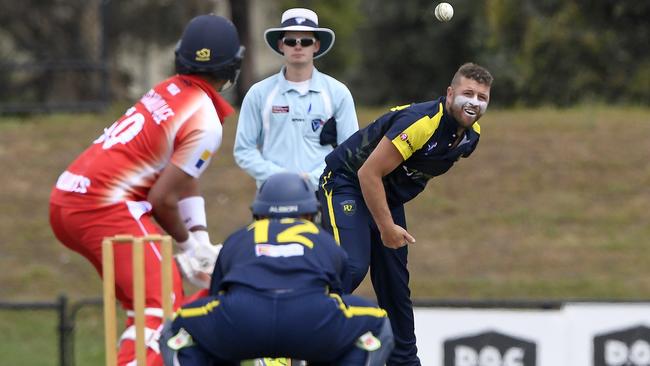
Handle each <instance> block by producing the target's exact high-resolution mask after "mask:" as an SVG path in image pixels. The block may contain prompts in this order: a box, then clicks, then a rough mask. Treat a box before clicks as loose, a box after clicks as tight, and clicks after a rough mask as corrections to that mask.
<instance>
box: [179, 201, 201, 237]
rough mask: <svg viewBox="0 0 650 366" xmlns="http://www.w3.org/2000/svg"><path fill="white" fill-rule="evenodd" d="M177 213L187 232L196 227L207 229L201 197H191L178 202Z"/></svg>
mask: <svg viewBox="0 0 650 366" xmlns="http://www.w3.org/2000/svg"><path fill="white" fill-rule="evenodd" d="M178 212H179V213H180V215H181V219H183V224H185V227H186V228H187V229H188V230H189V229H191V228H193V227H196V226H202V227H208V222H207V219H206V218H205V200H204V199H203V197H201V196H192V197H187V198H184V199H182V200H180V201H178Z"/></svg>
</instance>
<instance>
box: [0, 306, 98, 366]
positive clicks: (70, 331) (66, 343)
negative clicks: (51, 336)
mask: <svg viewBox="0 0 650 366" xmlns="http://www.w3.org/2000/svg"><path fill="white" fill-rule="evenodd" d="M102 304H103V302H102V299H101V298H91V299H82V300H79V301H75V302H70V301H69V300H68V297H67V296H65V295H60V296H59V297H58V298H57V299H56V301H53V302H1V301H0V311H1V310H11V311H34V310H43V311H54V312H56V313H57V318H58V321H57V330H58V339H57V342H58V349H59V354H58V359H59V365H60V366H73V365H74V364H75V361H74V360H75V359H74V331H75V325H76V318H77V313H78V312H79V310H81V309H82V308H84V307H89V306H93V307H101V306H102Z"/></svg>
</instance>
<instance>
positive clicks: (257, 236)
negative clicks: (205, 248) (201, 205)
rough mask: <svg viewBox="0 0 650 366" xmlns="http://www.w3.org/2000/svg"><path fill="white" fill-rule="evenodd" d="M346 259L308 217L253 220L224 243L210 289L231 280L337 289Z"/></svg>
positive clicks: (259, 286)
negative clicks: (303, 218)
mask: <svg viewBox="0 0 650 366" xmlns="http://www.w3.org/2000/svg"><path fill="white" fill-rule="evenodd" d="M346 261H347V254H346V253H345V251H344V250H343V249H342V248H340V247H339V246H338V245H337V244H336V242H335V241H334V239H333V238H332V236H331V235H330V234H329V233H327V232H324V231H321V230H320V229H319V227H318V226H316V225H315V224H314V223H312V222H311V221H308V220H301V219H292V218H283V219H263V220H256V221H253V223H251V224H250V225H248V226H247V227H246V228H243V229H241V230H239V231H236V232H235V233H233V234H232V235H231V236H229V237H228V238H227V239H226V241H225V242H224V246H223V249H222V250H221V252H220V253H219V259H218V260H217V264H216V266H215V270H214V273H213V275H212V285H211V287H210V293H212V294H216V293H217V292H218V291H221V290H227V289H228V288H229V287H230V286H232V285H243V286H246V287H249V288H253V289H256V290H261V291H264V290H281V289H305V288H322V289H323V291H325V289H329V290H330V291H332V292H337V293H340V292H341V288H342V286H341V277H340V276H341V275H342V274H343V273H345V270H346V267H345V266H346ZM323 293H324V292H323Z"/></svg>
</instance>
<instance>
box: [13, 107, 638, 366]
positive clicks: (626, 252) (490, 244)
mask: <svg viewBox="0 0 650 366" xmlns="http://www.w3.org/2000/svg"><path fill="white" fill-rule="evenodd" d="M121 112H122V111H120V110H117V109H116V110H112V111H110V112H107V113H105V114H103V115H55V116H34V117H30V118H3V119H0V167H1V169H2V172H3V173H4V179H3V182H2V189H0V208H1V209H2V216H0V232H1V233H2V236H0V248H1V253H2V255H0V268H2V269H3V271H2V272H0V283H2V286H0V300H2V301H7V300H12V301H34V300H42V301H52V300H54V299H55V298H56V296H57V295H58V294H60V293H65V294H68V295H69V296H70V297H71V299H72V300H74V299H80V298H83V297H95V296H99V295H100V294H101V287H100V281H99V278H98V276H97V274H96V273H95V271H94V270H93V269H92V267H91V266H90V265H89V264H88V263H87V262H86V261H85V260H83V259H82V258H81V257H80V256H79V255H77V254H75V253H72V252H70V251H69V250H68V249H66V248H65V247H63V246H62V245H60V244H59V243H58V242H57V241H56V240H55V238H54V237H53V235H52V233H51V231H50V229H49V226H48V216H47V215H48V197H49V192H50V189H51V186H52V184H53V183H54V181H55V180H56V178H57V176H58V175H59V174H60V172H61V171H62V170H63V169H65V167H66V165H67V164H68V163H69V162H70V161H71V160H72V159H73V158H74V157H75V156H76V155H77V154H78V153H79V152H80V151H81V150H82V149H84V148H85V147H86V146H87V145H88V144H89V143H90V142H91V141H92V140H94V138H95V137H97V136H98V135H99V134H100V132H101V131H102V129H103V128H104V127H105V126H108V125H110V123H112V121H113V120H114V119H115V117H116V116H118V115H119V114H120V113H121ZM381 112H382V111H381V110H379V109H372V110H370V109H362V110H360V111H359V116H360V121H362V123H365V122H367V121H371V120H373V119H374V118H376V117H377V116H378V115H379V114H380V113H381ZM648 116H650V108H640V107H635V108H623V107H604V106H595V107H591V106H580V107H576V108H572V109H550V108H547V109H538V110H528V109H515V110H491V111H489V113H488V114H487V115H486V117H485V118H484V119H483V120H482V121H481V127H482V137H481V143H480V144H479V147H478V149H477V151H476V152H475V153H474V155H473V156H472V157H471V158H469V159H463V160H461V161H460V162H459V164H457V166H456V167H454V168H453V169H452V170H451V171H450V172H449V173H447V174H446V175H444V176H442V177H438V178H436V179H434V180H433V181H431V182H430V183H429V185H428V187H427V189H426V190H425V191H424V192H423V193H422V194H421V195H420V196H419V197H417V198H416V199H415V200H414V201H413V202H411V203H409V204H407V217H408V223H409V232H410V233H411V234H413V235H414V236H415V238H416V239H417V243H416V244H414V245H412V246H411V247H410V248H409V250H410V252H411V253H410V256H409V267H410V269H411V285H412V292H413V296H414V297H415V298H426V299H445V298H456V299H457V298H461V299H566V298H571V299H576V298H584V299H650V266H648V265H647V264H648V263H650V250H648V243H649V240H650V239H648V238H650V225H648V223H649V222H650V211H649V210H648V207H650V164H649V163H648V157H649V155H648V154H649V151H650V142H648V140H647V138H646V137H647V136H650V117H648ZM235 124H236V119H233V118H230V119H229V120H228V121H227V122H226V124H225V126H224V141H223V145H222V147H221V149H220V151H219V153H218V155H217V156H216V159H215V161H213V162H212V164H211V166H210V168H209V169H208V170H207V172H206V174H205V175H204V176H203V177H202V178H201V180H202V189H203V192H204V194H205V196H206V200H207V203H206V204H207V211H208V212H207V213H208V222H209V224H210V225H209V226H210V231H211V236H212V237H213V238H214V239H215V241H220V240H222V239H223V238H225V236H226V235H228V234H229V233H230V232H232V231H233V230H235V229H236V228H238V227H239V226H241V225H244V224H245V223H247V221H248V220H249V217H250V213H249V209H248V206H249V204H250V201H251V200H252V197H253V195H254V190H255V186H254V182H253V180H252V179H250V178H249V177H248V176H247V175H246V174H245V173H243V172H242V171H241V170H240V169H239V168H238V167H237V166H236V165H235V163H234V161H233V158H232V142H233V141H232V140H233V136H234V131H235V127H236V126H235ZM359 293H360V294H362V295H366V296H372V291H371V288H370V286H369V284H368V283H367V282H366V283H364V285H363V286H362V288H361V289H360V290H359ZM89 311H90V310H89ZM82 313H83V312H82ZM80 315H81V314H80ZM52 317H53V316H50V315H47V314H44V313H43V312H34V313H30V315H29V317H26V316H25V315H24V314H22V313H13V312H2V311H0V331H2V334H5V335H9V336H8V341H3V342H2V344H0V354H3V355H9V357H10V359H9V360H3V362H5V361H6V362H7V363H8V364H34V365H48V364H53V363H55V362H53V361H52V360H53V359H55V355H56V340H55V334H56V329H55V328H56V324H55V321H54V320H52V319H53V318H52ZM50 318H52V319H50ZM86 323H88V324H86ZM102 338H103V337H102V336H101V323H100V322H99V320H97V319H96V318H93V316H91V315H89V316H88V318H86V316H84V317H82V318H81V319H80V322H79V329H78V336H77V347H76V348H77V364H80V365H81V364H98V363H101V362H100V361H99V360H101V359H102V357H103V353H102V343H101V342H102ZM26 344H29V347H28V346H27V345H26ZM21 347H28V348H24V349H23V348H21ZM25 349H31V350H34V349H38V350H39V351H38V352H31V353H30V352H22V351H20V352H19V350H25ZM12 355H13V356H12ZM11 357H15V359H11ZM23 357H26V358H32V357H33V358H34V359H33V360H31V359H29V360H27V359H26V358H23Z"/></svg>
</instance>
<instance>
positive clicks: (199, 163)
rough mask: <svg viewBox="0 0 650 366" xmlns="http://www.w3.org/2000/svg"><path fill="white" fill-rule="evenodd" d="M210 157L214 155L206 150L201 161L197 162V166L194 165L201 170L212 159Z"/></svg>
mask: <svg viewBox="0 0 650 366" xmlns="http://www.w3.org/2000/svg"><path fill="white" fill-rule="evenodd" d="M210 155H212V153H211V152H210V150H204V151H203V153H202V154H201V157H200V158H199V161H197V162H196V164H195V165H194V166H195V167H196V169H201V167H202V166H203V164H205V162H206V161H208V159H210Z"/></svg>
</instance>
